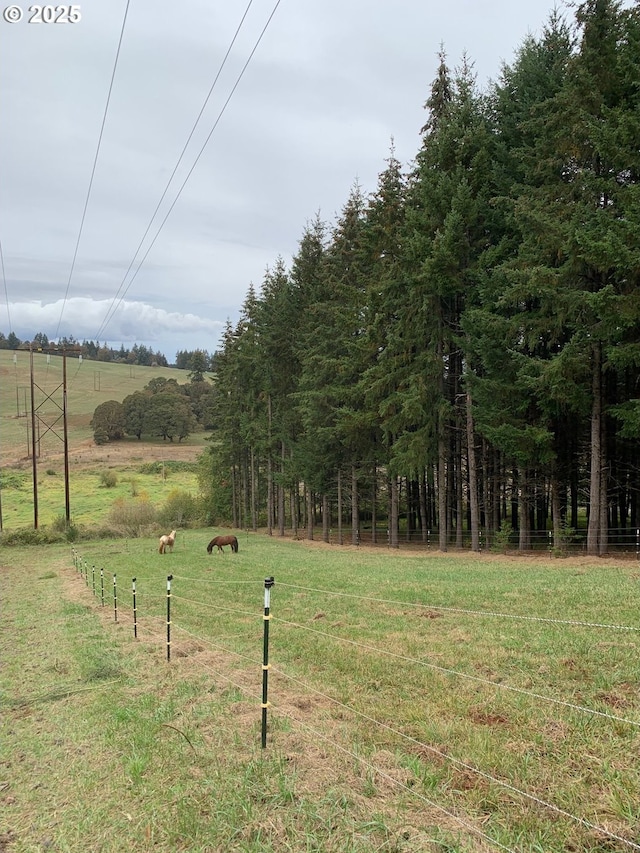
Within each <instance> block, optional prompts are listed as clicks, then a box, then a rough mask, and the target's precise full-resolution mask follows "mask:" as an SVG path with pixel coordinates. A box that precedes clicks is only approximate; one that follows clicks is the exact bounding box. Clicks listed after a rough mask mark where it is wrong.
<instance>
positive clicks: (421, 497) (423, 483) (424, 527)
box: [418, 471, 429, 545]
mask: <svg viewBox="0 0 640 853" xmlns="http://www.w3.org/2000/svg"><path fill="white" fill-rule="evenodd" d="M418 507H419V510H420V538H421V540H422V543H423V544H425V545H426V543H427V541H428V537H429V516H428V514H427V475H426V471H423V472H422V474H421V475H420V479H419V480H418Z"/></svg>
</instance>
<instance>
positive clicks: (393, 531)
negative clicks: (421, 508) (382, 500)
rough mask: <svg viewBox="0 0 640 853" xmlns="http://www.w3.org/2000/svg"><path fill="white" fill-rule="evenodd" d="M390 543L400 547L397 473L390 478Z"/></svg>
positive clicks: (392, 545)
mask: <svg viewBox="0 0 640 853" xmlns="http://www.w3.org/2000/svg"><path fill="white" fill-rule="evenodd" d="M389 498H390V506H389V545H390V547H391V548H398V547H399V542H398V532H399V531H398V515H399V511H398V503H399V500H398V478H397V477H396V476H395V474H394V475H393V476H392V477H391V478H390V479H389Z"/></svg>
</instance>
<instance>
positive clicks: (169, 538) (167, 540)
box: [158, 530, 176, 554]
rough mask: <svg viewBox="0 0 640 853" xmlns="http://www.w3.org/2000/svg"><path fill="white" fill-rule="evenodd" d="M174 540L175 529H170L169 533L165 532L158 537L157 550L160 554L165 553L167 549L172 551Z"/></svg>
mask: <svg viewBox="0 0 640 853" xmlns="http://www.w3.org/2000/svg"><path fill="white" fill-rule="evenodd" d="M175 541H176V531H175V530H172V531H171V533H165V535H164V536H161V537H160V542H159V545H160V547H159V548H158V551H159V553H160V554H166V553H167V549H168V550H169V551H173V543H174V542H175Z"/></svg>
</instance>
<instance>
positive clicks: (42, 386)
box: [0, 350, 193, 465]
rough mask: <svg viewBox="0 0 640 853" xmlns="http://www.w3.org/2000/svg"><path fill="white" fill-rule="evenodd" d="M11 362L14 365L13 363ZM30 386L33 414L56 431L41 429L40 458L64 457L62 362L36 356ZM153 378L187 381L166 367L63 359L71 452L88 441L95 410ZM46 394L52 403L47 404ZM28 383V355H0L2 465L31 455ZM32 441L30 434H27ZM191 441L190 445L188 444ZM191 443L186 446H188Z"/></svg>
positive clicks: (179, 372)
mask: <svg viewBox="0 0 640 853" xmlns="http://www.w3.org/2000/svg"><path fill="white" fill-rule="evenodd" d="M14 358H15V361H14ZM33 367H34V385H35V386H36V387H35V407H36V412H38V414H39V415H40V416H41V419H42V420H43V421H45V423H46V424H47V425H50V424H53V423H54V422H55V421H56V419H57V418H59V421H58V422H57V423H56V424H55V428H54V430H50V431H47V430H46V427H45V426H43V425H42V424H41V425H40V458H41V459H46V458H47V457H48V456H50V455H58V454H61V453H62V449H63V443H62V440H61V436H62V426H63V425H62V357H61V356H55V355H52V356H51V357H50V360H49V363H48V362H47V356H46V355H44V354H42V353H34V355H33ZM156 376H162V377H164V378H166V379H175V380H176V381H177V382H179V383H180V384H184V383H185V382H188V381H189V378H188V371H186V370H176V369H172V368H168V367H139V366H137V365H134V366H132V365H128V364H110V363H104V362H99V361H87V360H86V359H84V360H83V361H82V363H80V362H79V361H78V358H77V357H76V356H68V357H67V414H68V418H67V420H68V424H67V426H68V437H69V447H70V450H71V452H75V453H77V452H78V449H79V448H82V447H83V446H86V445H87V442H88V441H91V439H92V432H91V428H90V426H89V423H90V421H91V417H92V415H93V412H94V411H95V409H96V407H97V406H99V405H100V403H105V402H106V401H107V400H118V401H119V402H121V401H122V400H123V399H124V398H125V397H126V396H128V395H129V394H133V392H134V391H141V390H142V389H143V388H144V386H145V385H146V384H147V383H148V382H149V380H151V379H153V378H154V377H156ZM47 395H51V399H50V400H47V399H46V397H47ZM30 413H31V384H30V361H29V353H28V352H25V351H18V352H13V351H11V350H0V441H1V443H2V444H1V447H2V465H6V464H8V463H13V462H15V461H17V460H24V459H25V458H26V457H27V455H28V453H30V452H31V451H30V438H28V436H27V431H28V430H29V431H30V430H31V414H30ZM29 436H30V432H29ZM190 441H191V442H193V440H192V439H191V440H190ZM188 443H189V442H188Z"/></svg>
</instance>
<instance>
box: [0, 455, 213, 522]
mask: <svg viewBox="0 0 640 853" xmlns="http://www.w3.org/2000/svg"><path fill="white" fill-rule="evenodd" d="M109 470H110V469H108V468H105V467H104V466H95V467H93V466H91V467H86V468H82V469H77V470H74V472H73V476H72V477H71V479H70V489H69V492H70V494H69V504H70V507H71V517H72V521H73V523H74V524H85V525H91V524H98V525H99V524H101V523H104V522H105V521H106V519H107V516H108V515H109V512H110V511H111V508H112V506H113V504H114V502H115V501H116V500H118V498H125V499H130V498H132V497H144V496H145V495H146V496H148V497H152V502H153V503H154V505H156V506H160V505H161V504H162V503H163V502H164V500H166V498H167V497H168V496H169V495H170V494H171V492H172V491H173V490H174V489H182V490H185V491H188V492H191V493H197V491H198V480H197V475H196V473H195V465H190V464H186V463H185V464H183V466H182V467H181V468H175V467H174V468H173V469H168V468H167V469H165V470H164V471H162V469H161V468H160V470H158V471H154V470H153V466H150V465H149V464H148V463H146V464H145V463H142V462H139V463H134V464H132V465H129V466H128V467H126V468H119V469H118V472H117V478H116V483H115V485H114V486H113V487H107V486H105V484H104V481H103V480H104V478H103V474H104V472H105V471H109ZM63 477H64V473H63V472H62V471H61V472H56V475H55V476H52V475H46V474H41V475H40V476H39V479H38V521H39V525H48V524H52V523H54V521H55V520H56V519H57V518H59V517H60V516H64V506H65V503H64V500H65V498H64V479H63ZM5 478H6V479H7V481H8V482H7V483H5ZM0 480H1V481H2V513H3V527H4V529H5V530H15V529H17V528H20V527H29V526H32V525H33V487H32V477H31V473H30V472H27V471H23V472H16V471H11V472H5V471H2V472H1V473H0Z"/></svg>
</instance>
